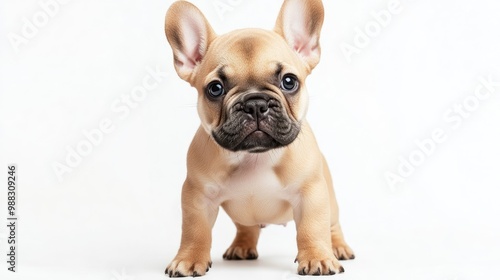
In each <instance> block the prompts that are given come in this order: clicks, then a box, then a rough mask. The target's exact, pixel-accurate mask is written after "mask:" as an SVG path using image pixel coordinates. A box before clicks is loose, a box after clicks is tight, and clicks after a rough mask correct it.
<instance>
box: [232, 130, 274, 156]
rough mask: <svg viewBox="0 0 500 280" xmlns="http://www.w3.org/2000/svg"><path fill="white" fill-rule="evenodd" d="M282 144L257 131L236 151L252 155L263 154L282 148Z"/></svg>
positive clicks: (244, 140) (246, 138)
mask: <svg viewBox="0 0 500 280" xmlns="http://www.w3.org/2000/svg"><path fill="white" fill-rule="evenodd" d="M280 146H281V145H280V143H279V142H278V141H276V140H275V139H274V138H273V137H271V136H270V135H269V134H267V133H265V132H264V131H262V130H255V131H254V132H251V133H250V134H248V135H247V137H245V139H243V141H241V142H240V143H239V144H238V145H237V146H236V147H235V150H236V151H248V152H250V153H263V152H267V151H268V150H271V149H273V148H278V147H280Z"/></svg>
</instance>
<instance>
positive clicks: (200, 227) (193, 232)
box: [165, 180, 219, 277]
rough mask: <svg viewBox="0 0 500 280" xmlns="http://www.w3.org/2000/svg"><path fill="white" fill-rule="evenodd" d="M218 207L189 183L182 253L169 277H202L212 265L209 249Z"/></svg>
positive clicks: (184, 195) (184, 190)
mask: <svg viewBox="0 0 500 280" xmlns="http://www.w3.org/2000/svg"><path fill="white" fill-rule="evenodd" d="M218 211H219V206H218V205H214V204H213V203H212V202H211V201H210V199H209V198H208V197H207V196H206V195H205V194H204V193H203V188H202V187H200V186H194V185H193V184H192V183H191V182H189V180H186V182H184V186H183V188H182V238H181V246H180V248H179V252H178V253H177V256H176V257H175V259H174V260H173V261H172V262H171V263H170V264H169V265H168V267H167V269H166V270H165V274H168V275H169V276H170V277H185V276H193V277H195V276H202V275H205V273H206V272H207V271H208V270H209V268H210V267H211V266H212V261H211V258H210V248H211V246H212V227H213V225H214V223H215V220H216V218H217V214H218Z"/></svg>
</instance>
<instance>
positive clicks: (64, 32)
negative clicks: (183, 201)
mask: <svg viewBox="0 0 500 280" xmlns="http://www.w3.org/2000/svg"><path fill="white" fill-rule="evenodd" d="M42 2H45V1H42ZM193 2H194V3H195V4H197V5H198V6H199V7H200V9H201V10H202V11H203V12H204V13H205V14H206V16H207V18H208V19H209V21H210V22H211V23H212V25H213V27H214V29H215V30H216V31H217V32H219V33H224V32H227V31H229V30H232V29H235V28H243V27H263V28H272V27H273V25H274V21H275V18H276V16H277V13H278V10H279V7H280V5H281V1H269V0H257V1H239V3H238V1H226V0H222V1H211V0H210V1H206V0H205V1H202V0H197V1H193ZM218 2H222V3H225V2H229V3H236V4H235V6H234V7H233V8H232V10H230V11H227V12H225V13H223V14H218V13H217V11H216V9H215V6H214V4H217V3H218ZM171 3H172V1H168V0H162V1H157V0H154V1H153V0H149V1H138V0H136V1H119V0H105V1H104V0H100V1H98V0H93V1H90V0H87V1H80V0H73V1H69V3H68V4H65V5H60V7H59V8H60V9H59V11H58V12H57V13H56V14H55V15H54V16H53V17H50V19H49V21H48V23H47V24H46V25H45V26H42V27H40V28H38V29H39V30H38V32H37V33H36V35H35V36H33V38H29V39H27V41H28V42H27V43H26V44H22V45H20V46H19V47H18V51H17V52H16V51H15V48H14V47H13V46H12V44H11V43H10V42H9V34H10V36H11V35H12V34H13V33H16V34H18V35H20V34H21V31H22V28H23V25H24V24H25V22H24V21H23V17H26V18H27V19H28V20H31V21H32V19H33V16H34V15H36V13H38V12H40V11H43V10H42V9H41V7H40V4H39V2H38V1H31V0H30V1H27V0H25V1H15V0H3V1H0V170H1V172H2V173H3V174H2V175H1V176H0V178H1V180H2V181H3V182H6V180H7V179H6V175H7V174H6V173H7V164H9V163H16V164H17V165H18V169H19V171H18V175H19V176H18V178H19V181H18V184H19V210H18V215H19V218H20V221H19V223H20V226H19V232H18V238H19V251H18V255H19V263H18V265H19V267H18V269H19V273H17V274H16V275H13V274H12V273H6V265H5V263H4V261H3V260H4V257H0V260H2V265H0V268H1V273H2V274H0V275H6V276H7V277H4V276H1V278H2V279H23V280H24V279H51V280H53V279H93V280H94V279H105V280H110V279H114V280H124V279H138V280H143V279H144V280H146V279H164V277H165V276H164V275H163V270H164V269H165V267H166V265H167V264H168V262H169V261H170V260H171V259H172V258H173V257H174V256H175V253H176V251H177V248H178V245H179V240H180V226H181V212H180V191H181V184H182V182H183V179H184V176H185V173H186V170H185V154H186V151H187V147H188V145H189V143H190V140H191V137H192V136H193V134H194V132H195V130H196V128H197V126H198V124H199V120H198V116H197V114H196V107H195V106H196V93H195V92H194V90H193V89H191V88H190V87H189V86H188V84H187V83H185V82H184V81H182V80H180V79H179V78H178V77H177V76H176V75H175V73H174V72H173V64H172V55H171V51H170V48H169V46H168V45H167V43H166V39H165V37H164V32H163V22H164V14H165V12H166V10H167V8H168V7H169V5H170V4H171ZM387 3H388V1H379V0H377V1H373V0H356V1H352V0H350V1H331V0H328V1H325V9H326V21H325V26H324V29H323V33H322V49H323V55H322V61H321V63H320V65H319V66H318V67H317V68H316V69H315V70H314V72H313V74H312V76H311V77H310V78H309V79H308V88H309V92H310V94H311V102H310V110H309V115H308V119H309V121H310V123H311V125H312V127H313V129H314V131H315V133H316V136H317V138H318V141H319V143H320V146H321V148H322V150H323V152H324V154H325V156H326V158H327V160H328V161H329V163H330V167H331V169H332V171H333V175H334V182H335V188H336V193H337V198H338V200H339V204H340V208H341V221H342V223H343V228H344V232H345V235H346V238H347V241H348V242H349V244H350V245H351V246H352V247H353V249H354V250H355V253H356V257H357V258H356V260H354V261H348V262H343V265H344V267H345V269H346V272H345V273H344V274H342V275H336V276H333V277H332V279H357V280H359V279H373V280H375V279H384V280H387V279H422V280H423V279H425V280H433V279H441V280H467V279H471V280H472V279H499V275H500V266H499V264H498V262H499V261H500V256H499V253H498V252H499V251H500V241H499V239H500V225H499V223H498V215H499V214H500V204H499V202H498V201H499V194H500V192H499V191H498V189H499V187H500V175H499V174H500V172H499V171H500V170H499V167H500V163H499V162H500V161H499V158H500V147H499V145H498V143H500V132H499V131H500V130H499V121H500V110H499V108H500V107H499V106H500V87H498V86H497V87H496V88H495V90H496V91H495V93H493V94H492V95H491V97H490V98H488V99H486V100H482V101H480V104H479V106H478V108H477V110H475V111H474V112H470V116H469V117H468V118H467V119H466V120H464V122H463V123H462V124H460V125H458V126H457V127H456V129H454V127H453V123H449V122H446V121H445V120H444V119H443V114H445V113H446V112H447V110H449V109H450V108H453V105H454V104H456V103H457V104H458V103H462V102H463V101H464V100H465V99H466V98H468V97H470V96H472V95H473V94H474V90H475V89H476V87H477V86H478V85H480V82H479V78H480V77H488V76H490V75H491V77H492V79H493V80H494V81H500V52H499V50H500V39H499V38H500V36H499V33H498V32H499V31H498V30H499V28H500V17H499V16H498V11H499V9H500V4H498V1H495V0H479V1H466V0H453V1H452V0H446V1H445V0H443V1H433V0H419V1H410V0H401V6H402V9H403V10H402V11H401V13H399V14H397V15H393V17H392V20H391V22H390V23H389V24H388V25H387V27H384V28H382V30H381V31H380V32H379V34H378V35H377V36H374V37H373V38H372V39H371V40H370V42H369V44H367V46H365V47H363V48H362V49H360V52H359V53H357V54H354V55H352V57H351V58H352V61H351V62H350V63H349V62H348V60H347V59H346V57H345V56H344V55H343V53H342V51H341V45H342V44H343V43H346V44H351V45H353V46H354V36H355V34H356V31H355V30H356V28H361V29H364V28H365V26H366V25H367V24H368V23H369V22H370V21H372V20H373V16H372V15H371V13H372V12H379V11H381V10H383V9H387ZM148 67H150V68H153V69H155V68H156V67H159V69H161V70H162V71H165V72H170V76H169V77H168V78H165V79H164V80H162V82H161V83H160V84H159V86H158V87H157V88H156V89H155V90H153V91H151V92H149V93H148V95H147V97H146V98H145V99H144V101H142V102H139V103H138V104H137V108H134V109H132V110H131V113H130V115H128V116H127V117H125V118H120V117H122V115H120V114H118V113H116V112H114V111H113V110H112V109H111V106H112V104H113V102H119V100H120V98H121V96H122V95H129V94H130V92H131V90H132V89H133V88H134V87H135V86H138V85H140V84H141V81H142V79H143V78H144V77H146V76H147V75H148V72H147V70H146V69H147V68H148ZM117 100H118V101H117ZM107 118H109V119H110V120H111V121H112V122H113V125H114V128H115V129H114V131H113V132H111V133H109V134H106V135H105V136H104V140H103V141H102V143H100V144H99V145H97V146H96V147H94V148H93V151H92V152H91V153H90V154H89V155H88V156H86V157H84V158H83V160H82V162H81V163H80V164H79V165H78V166H76V167H75V168H73V169H72V172H71V173H66V174H64V175H63V180H62V181H59V180H58V178H57V176H56V174H55V172H54V171H53V164H54V162H59V163H65V157H66V156H67V150H66V149H67V147H72V148H75V146H77V145H78V144H79V143H81V141H83V140H85V137H84V136H83V134H82V130H92V129H96V128H98V127H99V122H100V121H102V120H103V119H107ZM438 128H440V129H443V130H444V131H445V133H446V136H447V140H446V141H445V142H444V143H441V144H439V145H437V147H436V148H435V151H434V152H433V154H432V155H431V156H430V157H428V158H426V159H425V162H423V163H422V164H421V165H420V166H419V167H417V168H416V170H415V172H414V173H413V174H411V175H410V176H407V177H406V178H405V181H404V182H402V183H399V184H397V185H396V186H395V187H393V188H391V187H390V186H389V184H388V183H387V181H386V178H385V174H386V172H394V173H396V174H397V167H398V164H399V157H403V158H408V157H409V156H410V154H411V153H412V152H413V151H416V150H417V149H418V147H417V145H416V144H415V143H414V141H416V140H422V139H424V138H429V137H430V136H431V134H432V132H433V130H434V129H438ZM0 186H2V187H1V192H0V199H1V204H0V205H1V210H0V213H1V215H0V217H1V220H2V222H1V224H2V227H0V237H1V238H0V239H1V240H0V241H1V245H0V249H1V250H0V253H1V255H2V256H5V254H6V251H5V250H6V241H5V238H6V236H7V230H6V228H5V226H3V224H4V221H5V213H6V211H5V210H4V209H6V206H5V205H6V204H5V201H6V192H7V189H6V183H0ZM213 232H214V242H213V249H212V258H213V261H214V266H213V268H212V269H211V270H210V272H209V273H208V275H207V276H206V278H205V279H226V278H227V279H235V278H236V277H237V278H238V279H257V278H258V279H302V277H300V278H299V277H298V276H295V274H294V273H295V269H296V266H295V264H293V260H294V258H295V254H296V244H295V229H294V225H293V224H289V225H288V227H286V228H284V227H280V226H271V227H269V228H267V229H265V230H264V231H263V233H262V235H261V239H260V243H259V247H258V249H259V253H260V258H259V260H258V261H253V262H226V261H222V254H223V252H224V251H225V249H226V248H227V247H228V246H229V244H230V243H231V241H232V238H233V236H234V233H235V229H234V227H233V225H232V224H231V221H230V219H229V218H228V217H227V215H226V214H225V213H224V212H223V211H221V212H220V214H219V218H218V221H217V223H216V225H215V228H214V231H213Z"/></svg>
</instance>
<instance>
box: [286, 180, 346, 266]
mask: <svg viewBox="0 0 500 280" xmlns="http://www.w3.org/2000/svg"><path fill="white" fill-rule="evenodd" d="M294 220H295V223H296V226H297V247H298V255H297V260H296V261H297V262H298V263H299V266H298V273H299V274H300V275H333V274H336V273H342V272H344V268H343V267H342V266H341V265H340V263H339V261H338V260H337V258H335V256H334V254H333V251H332V242H331V235H330V205H329V198H328V189H327V186H326V182H325V181H324V180H318V181H317V182H316V183H310V184H308V185H306V186H303V187H302V189H301V193H300V199H299V203H298V204H297V205H296V207H295V208H294Z"/></svg>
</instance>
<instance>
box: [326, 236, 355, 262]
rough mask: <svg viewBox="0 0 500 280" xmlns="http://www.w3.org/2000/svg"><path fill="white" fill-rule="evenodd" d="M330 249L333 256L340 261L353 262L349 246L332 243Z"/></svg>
mask: <svg viewBox="0 0 500 280" xmlns="http://www.w3.org/2000/svg"><path fill="white" fill-rule="evenodd" d="M332 247H333V254H334V255H335V257H336V258H337V259H339V260H341V261H343V260H353V259H354V258H355V256H354V252H353V251H352V249H351V247H349V245H347V244H346V243H345V242H344V241H338V242H333V244H332Z"/></svg>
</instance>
